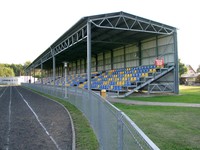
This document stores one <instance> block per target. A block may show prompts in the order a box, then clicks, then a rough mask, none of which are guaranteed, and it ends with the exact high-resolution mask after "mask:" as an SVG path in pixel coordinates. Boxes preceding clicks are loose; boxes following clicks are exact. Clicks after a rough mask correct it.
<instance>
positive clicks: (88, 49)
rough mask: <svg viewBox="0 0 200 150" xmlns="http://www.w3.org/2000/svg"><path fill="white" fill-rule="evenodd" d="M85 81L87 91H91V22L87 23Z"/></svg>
mask: <svg viewBox="0 0 200 150" xmlns="http://www.w3.org/2000/svg"><path fill="white" fill-rule="evenodd" d="M87 79H88V82H87V83H88V90H89V91H90V90H91V21H88V22H87Z"/></svg>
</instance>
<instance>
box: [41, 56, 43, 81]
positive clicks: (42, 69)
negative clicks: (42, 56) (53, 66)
mask: <svg viewBox="0 0 200 150" xmlns="http://www.w3.org/2000/svg"><path fill="white" fill-rule="evenodd" d="M41 83H42V85H43V63H42V60H41Z"/></svg>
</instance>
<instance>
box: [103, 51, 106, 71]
mask: <svg viewBox="0 0 200 150" xmlns="http://www.w3.org/2000/svg"><path fill="white" fill-rule="evenodd" d="M103 70H104V71H105V70H106V58H105V52H103Z"/></svg>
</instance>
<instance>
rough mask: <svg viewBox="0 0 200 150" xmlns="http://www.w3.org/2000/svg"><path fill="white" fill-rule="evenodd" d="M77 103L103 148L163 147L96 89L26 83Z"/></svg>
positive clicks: (138, 149) (146, 149)
mask: <svg viewBox="0 0 200 150" xmlns="http://www.w3.org/2000/svg"><path fill="white" fill-rule="evenodd" d="M23 86H26V87H29V88H31V89H34V90H36V91H40V92H43V93H46V94H49V95H52V96H56V97H58V98H62V99H64V100H66V101H68V102H70V103H71V104H73V105H75V106H76V107H77V108H78V109H79V110H80V111H81V112H82V113H83V114H84V115H85V117H86V118H87V119H88V120H89V122H90V125H91V127H92V128H93V130H94V132H95V134H96V136H97V139H98V141H99V143H100V149H104V150H110V149H118V150H130V149H134V150H159V148H158V147H157V146H156V145H155V144H154V143H153V142H152V141H151V140H150V139H149V138H148V137H147V136H146V135H145V134H144V133H143V132H142V131H141V130H140V129H139V128H138V127H137V125H136V124H135V123H134V122H133V121H132V120H131V119H130V118H129V117H128V116H126V114H124V113H123V112H121V111H120V110H119V109H117V108H116V107H115V106H113V105H112V104H111V103H109V102H108V101H106V100H105V99H103V98H102V97H101V96H99V95H97V94H95V93H94V92H92V91H88V90H85V89H80V88H77V87H70V88H66V87H65V88H63V87H55V86H44V85H43V86H41V85H37V84H23Z"/></svg>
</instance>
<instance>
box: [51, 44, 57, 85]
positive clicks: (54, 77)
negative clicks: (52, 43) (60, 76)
mask: <svg viewBox="0 0 200 150" xmlns="http://www.w3.org/2000/svg"><path fill="white" fill-rule="evenodd" d="M50 48H51V47H50ZM51 54H52V58H53V86H55V85H56V84H55V80H56V58H55V56H54V52H53V49H51Z"/></svg>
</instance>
